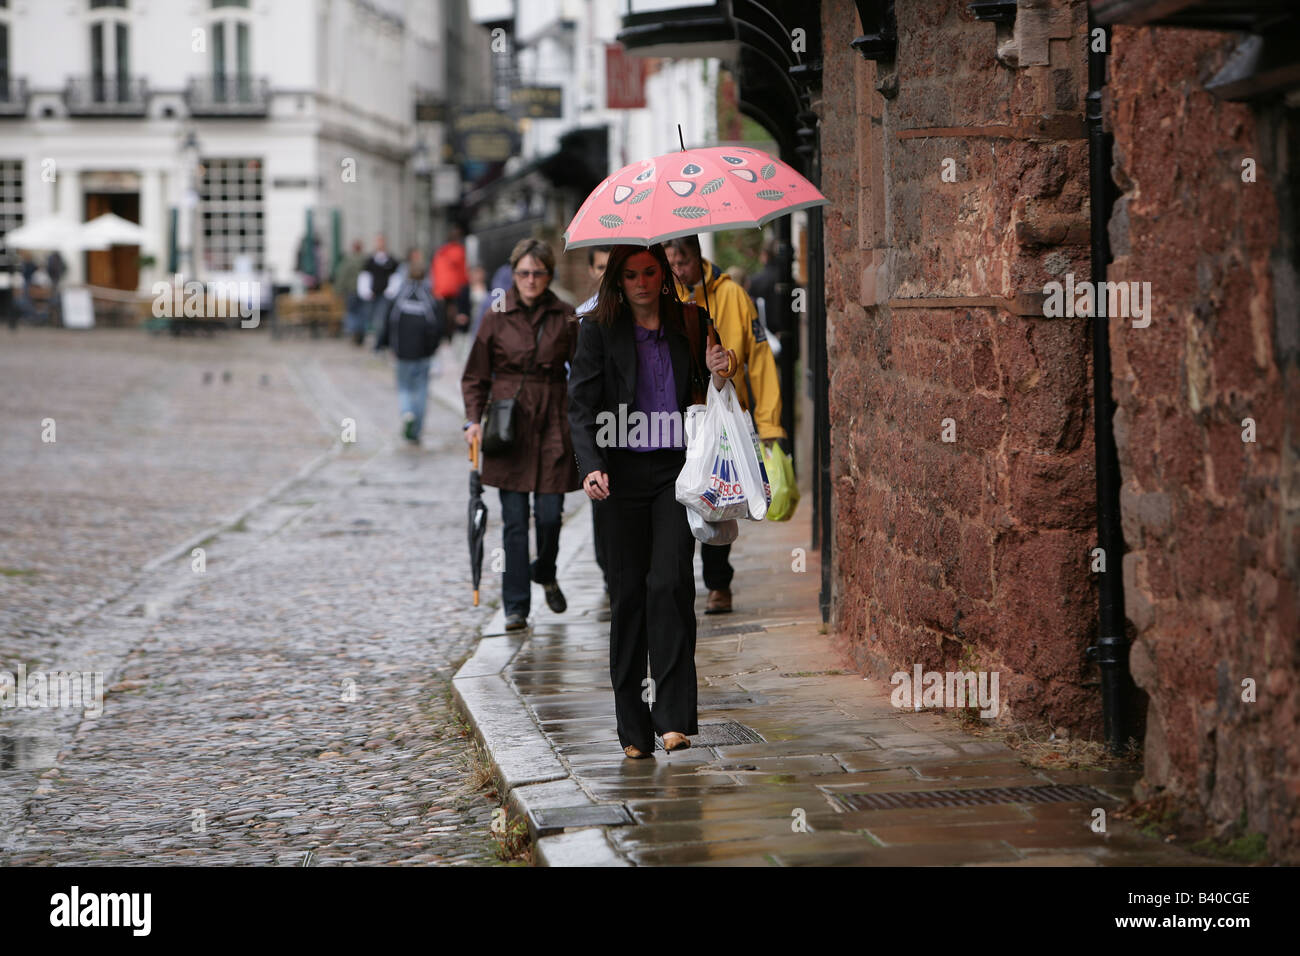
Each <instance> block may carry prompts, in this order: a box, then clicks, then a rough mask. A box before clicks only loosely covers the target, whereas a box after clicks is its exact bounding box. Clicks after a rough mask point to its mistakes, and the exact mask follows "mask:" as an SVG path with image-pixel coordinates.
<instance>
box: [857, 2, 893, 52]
mask: <svg viewBox="0 0 1300 956" xmlns="http://www.w3.org/2000/svg"><path fill="white" fill-rule="evenodd" d="M856 2H857V7H858V19H859V20H861V21H862V31H863V35H862V36H860V37H858V38H857V39H856V40H853V41H852V42H851V43H850V44H849V46H851V47H853V49H855V50H857V51H858V52H859V53H860V54H862V58H863V59H864V60H892V59H894V56H895V54H896V53H897V52H898V21H897V20H896V19H894V0H856Z"/></svg>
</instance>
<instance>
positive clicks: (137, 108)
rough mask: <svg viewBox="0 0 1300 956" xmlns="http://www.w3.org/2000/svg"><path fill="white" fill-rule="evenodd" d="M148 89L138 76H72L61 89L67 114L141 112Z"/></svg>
mask: <svg viewBox="0 0 1300 956" xmlns="http://www.w3.org/2000/svg"><path fill="white" fill-rule="evenodd" d="M148 97H149V90H148V87H147V86H146V85H145V81H144V79H143V78H141V77H133V76H75V77H72V78H71V79H69V80H68V85H67V86H66V87H65V88H64V91H63V101H64V103H66V104H67V107H68V115H69V116H144V113H145V104H146V103H147V101H148Z"/></svg>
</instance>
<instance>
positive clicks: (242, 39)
mask: <svg viewBox="0 0 1300 956" xmlns="http://www.w3.org/2000/svg"><path fill="white" fill-rule="evenodd" d="M212 6H213V8H214V9H215V8H219V7H243V8H247V6H248V4H247V3H228V2H227V3H223V2H221V0H213V2H212ZM250 47H251V42H250V30H249V25H248V22H247V20H245V19H243V17H242V16H240V15H234V16H224V17H220V18H217V19H214V20H213V21H212V98H213V100H215V101H216V102H218V103H225V102H228V101H234V102H241V103H242V102H246V101H248V100H249V99H251V98H252V85H253V84H252V78H251V75H250V74H251V69H252V53H251V49H250Z"/></svg>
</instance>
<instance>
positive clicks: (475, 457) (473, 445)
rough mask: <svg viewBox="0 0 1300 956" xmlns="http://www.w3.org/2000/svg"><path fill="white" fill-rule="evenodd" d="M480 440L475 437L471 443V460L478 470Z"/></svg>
mask: <svg viewBox="0 0 1300 956" xmlns="http://www.w3.org/2000/svg"><path fill="white" fill-rule="evenodd" d="M478 442H479V440H478V439H477V438H475V439H474V440H473V441H471V442H470V443H469V461H470V465H471V466H473V468H474V470H475V471H478Z"/></svg>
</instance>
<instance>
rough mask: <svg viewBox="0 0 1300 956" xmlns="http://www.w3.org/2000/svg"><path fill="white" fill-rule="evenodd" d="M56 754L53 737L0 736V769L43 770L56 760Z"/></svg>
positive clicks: (57, 747) (56, 749)
mask: <svg viewBox="0 0 1300 956" xmlns="http://www.w3.org/2000/svg"><path fill="white" fill-rule="evenodd" d="M58 755H59V744H58V741H57V740H55V739H54V738H53V737H45V736H35V737H6V736H0V770H44V769H45V768H46V767H53V766H54V765H55V764H56V763H57V762H58V760H57V758H58Z"/></svg>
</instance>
